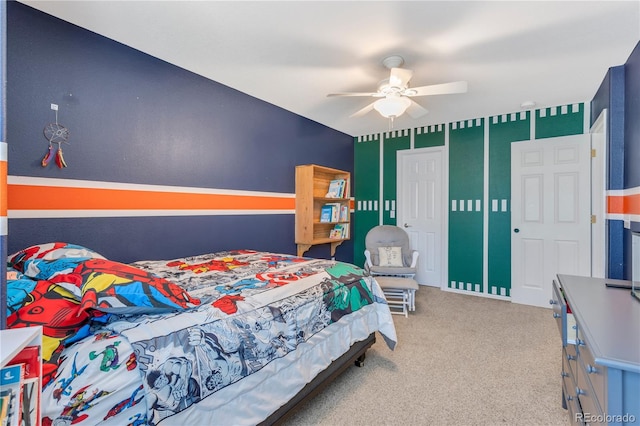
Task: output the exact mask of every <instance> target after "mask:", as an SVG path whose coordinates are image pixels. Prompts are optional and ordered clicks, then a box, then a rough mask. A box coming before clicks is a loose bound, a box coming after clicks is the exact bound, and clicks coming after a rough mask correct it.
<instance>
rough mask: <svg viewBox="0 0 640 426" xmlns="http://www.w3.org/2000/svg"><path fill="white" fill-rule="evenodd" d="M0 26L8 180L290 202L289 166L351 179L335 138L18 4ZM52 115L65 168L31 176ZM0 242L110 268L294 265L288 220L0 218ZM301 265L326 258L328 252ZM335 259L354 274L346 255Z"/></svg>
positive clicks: (349, 148) (343, 148) (347, 251)
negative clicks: (225, 258) (77, 250)
mask: <svg viewBox="0 0 640 426" xmlns="http://www.w3.org/2000/svg"><path fill="white" fill-rule="evenodd" d="M7 17H8V26H7V73H8V77H7V78H8V84H7V122H8V126H7V140H8V142H9V154H8V157H9V175H10V176H35V177H49V178H52V177H53V178H66V179H84V180H95V181H109V182H126V183H138V184H154V185H173V186H188V187H201V188H216V189H236V190H251V191H267V192H278V193H289V194H293V193H294V192H295V182H294V177H295V166H296V165H298V164H309V163H315V164H321V165H325V166H330V167H334V168H338V169H343V170H348V171H351V172H353V138H352V137H351V136H349V135H347V134H344V133H341V132H338V131H336V130H333V129H330V128H328V127H326V126H323V125H321V124H319V123H316V122H314V121H311V120H309V119H306V118H304V117H301V116H298V115H296V114H293V113H290V112H288V111H286V110H284V109H282V108H279V107H276V106H274V105H271V104H269V103H266V102H263V101H261V100H258V99H256V98H254V97H251V96H248V95H246V94H243V93H241V92H238V91H236V90H234V89H231V88H229V87H227V86H224V85H222V84H219V83H217V82H214V81H211V80H208V79H206V78H203V77H201V76H198V75H196V74H194V73H191V72H189V71H186V70H184V69H181V68H179V67H176V66H174V65H171V64H168V63H166V62H164V61H161V60H159V59H157V58H154V57H151V56H149V55H147V54H144V53H141V52H139V51H137V50H134V49H131V48H129V47H127V46H125V45H122V44H120V43H117V42H114V41H112V40H109V39H107V38H105V37H102V36H99V35H97V34H95V33H92V32H90V31H87V30H84V29H82V28H79V27H77V26H74V25H71V24H69V23H66V22H64V21H62V20H59V19H57V18H54V17H52V16H49V15H47V14H44V13H42V12H39V11H37V10H35V9H32V8H30V7H28V6H25V5H23V4H20V3H16V2H8V4H7ZM220 42H221V43H224V40H220ZM256 78H259V76H256ZM52 103H55V104H58V105H59V112H58V121H59V123H60V124H62V125H64V126H66V127H67V128H68V129H69V130H70V140H69V142H70V145H69V146H63V148H64V153H65V159H66V161H67V163H68V164H69V167H67V168H65V169H58V168H57V167H55V166H54V165H50V166H49V167H47V168H43V167H42V166H41V165H40V161H41V159H42V157H43V155H44V153H45V151H46V148H47V146H48V145H47V141H46V140H45V139H44V137H43V133H42V131H43V128H44V126H45V125H46V124H47V123H50V122H52V121H54V120H55V115H54V112H53V111H52V110H51V109H50V104H52ZM9 207H10V208H11V206H9ZM179 207H180V206H176V208H179ZM8 233H9V238H8V250H9V252H10V253H11V252H13V251H16V250H19V249H21V248H24V247H25V246H27V245H30V244H36V243H42V242H49V241H68V242H73V243H77V244H83V245H86V246H88V247H90V248H93V249H95V250H97V251H99V252H101V253H102V254H104V255H105V256H107V257H110V258H112V259H114V260H121V261H133V260H138V259H151V258H172V257H179V256H185V255H190V254H197V253H203V252H210V251H217V250H226V249H234V248H254V249H260V250H270V251H275V252H286V253H295V244H294V216H293V215H292V214H283V215H251V216H198V217H144V218H84V219H38V220H35V219H10V220H9V232H8ZM307 254H308V255H310V256H318V257H327V256H329V247H328V246H318V247H314V248H312V250H310V251H309V252H307ZM336 257H337V258H338V259H341V260H346V261H352V258H353V248H352V244H351V243H350V242H346V243H344V244H343V245H342V246H340V247H339V248H338V250H337V252H336Z"/></svg>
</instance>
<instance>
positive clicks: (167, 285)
mask: <svg viewBox="0 0 640 426" xmlns="http://www.w3.org/2000/svg"><path fill="white" fill-rule="evenodd" d="M74 273H75V274H77V275H79V276H80V277H81V291H82V299H81V304H82V307H83V308H85V309H88V308H93V309H97V310H99V311H102V312H109V313H117V314H141V313H152V314H154V313H162V312H172V311H179V310H183V309H188V308H192V307H195V306H198V305H199V304H200V300H199V299H196V298H193V297H191V296H190V295H189V293H188V292H187V291H186V290H183V289H182V288H180V287H178V286H177V285H176V284H174V283H172V282H170V281H167V280H165V279H164V278H160V277H158V276H156V275H153V274H151V273H149V272H147V271H143V270H142V269H139V268H135V267H133V266H130V265H125V264H123V263H119V262H114V261H111V260H107V259H89V260H85V261H83V262H81V263H80V264H79V265H78V267H77V268H76V269H75V271H74Z"/></svg>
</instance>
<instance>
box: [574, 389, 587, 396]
mask: <svg viewBox="0 0 640 426" xmlns="http://www.w3.org/2000/svg"><path fill="white" fill-rule="evenodd" d="M586 394H587V393H586V392H585V391H583V390H582V389H580V388H579V387H576V395H586Z"/></svg>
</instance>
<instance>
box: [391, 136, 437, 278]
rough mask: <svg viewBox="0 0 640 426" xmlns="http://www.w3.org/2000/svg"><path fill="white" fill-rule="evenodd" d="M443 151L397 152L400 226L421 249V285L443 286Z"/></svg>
mask: <svg viewBox="0 0 640 426" xmlns="http://www.w3.org/2000/svg"><path fill="white" fill-rule="evenodd" d="M442 161H443V155H442V149H432V148H427V149H419V150H413V151H405V152H398V179H397V180H398V206H399V207H398V218H397V222H398V226H401V227H403V229H404V230H405V231H407V233H408V234H409V239H410V240H411V247H412V248H413V249H415V250H418V252H419V253H420V255H419V257H418V272H417V274H416V281H417V282H418V283H419V284H425V285H431V286H437V287H440V286H441V285H442V282H443V279H442V273H443V266H442V252H443V248H442V241H443V240H442V238H443V219H442V216H443V214H442V209H443V201H442V187H443V172H442V170H443V169H442Z"/></svg>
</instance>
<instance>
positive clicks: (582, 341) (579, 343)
mask: <svg viewBox="0 0 640 426" xmlns="http://www.w3.org/2000/svg"><path fill="white" fill-rule="evenodd" d="M577 342H578V345H580V346H585V345H586V344H585V343H584V340H582V339H578V340H577Z"/></svg>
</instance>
